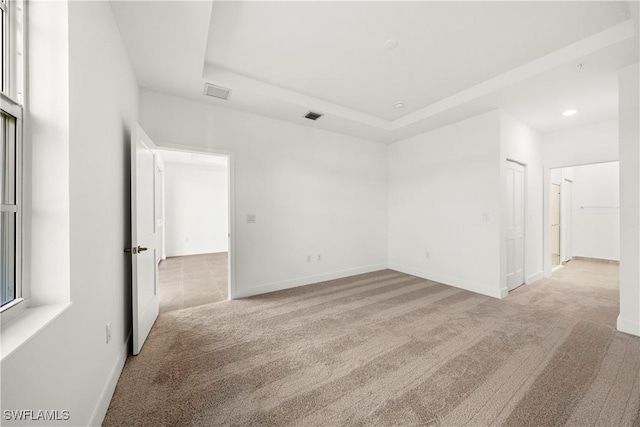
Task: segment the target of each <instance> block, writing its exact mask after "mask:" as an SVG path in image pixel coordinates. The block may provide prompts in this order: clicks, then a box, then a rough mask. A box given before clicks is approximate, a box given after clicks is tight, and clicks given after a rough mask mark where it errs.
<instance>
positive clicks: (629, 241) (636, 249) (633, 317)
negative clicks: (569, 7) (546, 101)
mask: <svg viewBox="0 0 640 427" xmlns="http://www.w3.org/2000/svg"><path fill="white" fill-rule="evenodd" d="M636 13H637V11H636ZM639 73H640V67H638V64H635V65H631V66H629V67H626V68H623V69H622V70H620V75H619V80H618V81H619V83H618V84H619V92H618V102H619V107H618V111H619V114H620V120H619V121H620V229H621V230H622V234H621V236H620V316H619V317H618V329H619V330H621V331H623V332H627V333H631V334H634V335H640V214H639V213H638V212H640V143H639V142H638V141H640V131H639V127H640V124H639V122H640V108H639V106H638V104H639V102H638V93H639V92H640V87H639V84H638V74H639Z"/></svg>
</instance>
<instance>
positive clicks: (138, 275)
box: [129, 125, 159, 354]
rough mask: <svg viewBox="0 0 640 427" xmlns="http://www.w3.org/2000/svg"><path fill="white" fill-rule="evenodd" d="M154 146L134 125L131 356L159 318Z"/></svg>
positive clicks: (135, 352)
mask: <svg viewBox="0 0 640 427" xmlns="http://www.w3.org/2000/svg"><path fill="white" fill-rule="evenodd" d="M154 148H155V145H154V144H153V142H152V141H151V139H150V138H149V137H148V136H147V134H146V133H144V131H143V130H142V128H140V126H138V125H136V127H135V129H134V130H133V133H132V136H131V245H132V248H129V251H130V252H131V259H132V261H131V264H132V276H133V277H132V288H133V289H132V305H133V354H138V353H140V350H141V349H142V345H143V344H144V341H145V339H146V338H147V336H148V335H149V332H150V331H151V327H152V326H153V323H154V322H155V320H156V318H157V317H158V309H159V303H158V287H157V277H158V274H157V269H158V264H157V256H158V253H157V252H158V251H157V249H158V232H157V226H156V154H155V153H154V152H153V151H152V150H153V149H154Z"/></svg>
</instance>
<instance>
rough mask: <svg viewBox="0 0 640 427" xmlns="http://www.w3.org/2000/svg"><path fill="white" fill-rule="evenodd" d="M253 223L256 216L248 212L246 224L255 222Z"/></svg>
mask: <svg viewBox="0 0 640 427" xmlns="http://www.w3.org/2000/svg"><path fill="white" fill-rule="evenodd" d="M255 223H256V216H255V215H254V214H248V215H247V224H255Z"/></svg>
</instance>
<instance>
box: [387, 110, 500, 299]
mask: <svg viewBox="0 0 640 427" xmlns="http://www.w3.org/2000/svg"><path fill="white" fill-rule="evenodd" d="M499 120H500V113H499V112H498V111H493V112H489V113H486V114H482V115H479V116H476V117H473V118H470V119H467V120H464V121H461V122H458V123H456V124H453V125H450V126H446V127H443V128H440V129H437V130H434V131H431V132H428V133H425V134H422V135H418V136H415V137H412V138H408V139H406V140H403V141H400V142H398V143H395V144H392V145H391V146H389V153H388V162H389V179H388V182H389V184H388V185H389V203H388V206H389V255H388V256H389V266H390V268H393V269H395V270H398V271H403V272H407V273H409V274H414V275H417V276H420V277H425V278H428V279H431V280H435V281H438V282H442V283H446V284H449V285H453V286H457V287H460V288H463V289H468V290H471V291H474V292H479V293H482V294H486V295H491V296H494V297H500V296H501V289H500V281H501V277H500V276H501V271H500V258H501V255H500V251H501V242H500V236H501V234H500V214H501V195H500V188H501V185H500V165H501V164H500V128H499ZM485 214H486V215H488V221H483V216H484V215H485ZM426 252H429V258H427V256H426Z"/></svg>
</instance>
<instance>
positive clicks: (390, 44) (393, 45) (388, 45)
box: [383, 39, 398, 50]
mask: <svg viewBox="0 0 640 427" xmlns="http://www.w3.org/2000/svg"><path fill="white" fill-rule="evenodd" d="M383 46H384V48H385V49H389V50H391V49H395V48H396V47H398V40H396V39H389V40H387V41H386V42H384V44H383Z"/></svg>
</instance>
